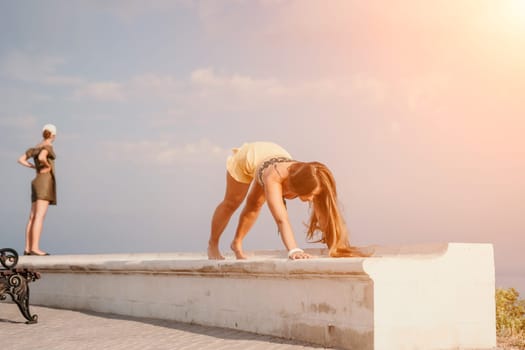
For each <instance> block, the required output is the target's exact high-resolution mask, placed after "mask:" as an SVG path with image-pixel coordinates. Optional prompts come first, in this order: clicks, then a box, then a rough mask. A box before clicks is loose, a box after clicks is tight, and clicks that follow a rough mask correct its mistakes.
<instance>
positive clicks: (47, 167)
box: [38, 148, 51, 173]
mask: <svg viewBox="0 0 525 350" xmlns="http://www.w3.org/2000/svg"><path fill="white" fill-rule="evenodd" d="M48 154H49V151H48V150H47V149H45V148H43V149H42V150H41V151H40V153H39V154H38V161H39V162H40V164H41V165H42V168H41V169H40V172H41V173H47V172H50V171H51V164H49V162H48V161H47V155H48Z"/></svg>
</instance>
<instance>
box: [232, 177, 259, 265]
mask: <svg viewBox="0 0 525 350" xmlns="http://www.w3.org/2000/svg"><path fill="white" fill-rule="evenodd" d="M264 202H265V196H264V189H263V188H262V186H261V185H259V184H258V183H257V182H255V183H254V184H253V187H252V189H251V191H250V194H248V198H247V199H246V205H245V206H244V208H243V209H242V212H241V215H240V216H239V224H238V225H237V231H236V232H235V237H234V239H233V242H232V244H231V246H230V247H231V249H232V250H233V252H234V253H235V256H236V257H237V259H246V255H244V253H243V251H242V241H243V239H244V237H246V235H247V234H248V232H249V231H250V229H251V228H252V226H253V224H254V223H255V221H256V220H257V218H258V217H259V213H260V212H261V208H262V206H263V205H264Z"/></svg>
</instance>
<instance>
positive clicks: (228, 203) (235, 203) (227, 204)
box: [221, 198, 244, 211]
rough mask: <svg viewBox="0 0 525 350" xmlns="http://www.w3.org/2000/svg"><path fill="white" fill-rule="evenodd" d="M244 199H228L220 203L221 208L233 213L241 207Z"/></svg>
mask: <svg viewBox="0 0 525 350" xmlns="http://www.w3.org/2000/svg"><path fill="white" fill-rule="evenodd" d="M243 199H244V198H228V199H225V200H223V201H222V203H221V206H222V207H223V208H225V209H227V210H230V211H235V210H237V208H239V206H240V205H241V203H242V201H243Z"/></svg>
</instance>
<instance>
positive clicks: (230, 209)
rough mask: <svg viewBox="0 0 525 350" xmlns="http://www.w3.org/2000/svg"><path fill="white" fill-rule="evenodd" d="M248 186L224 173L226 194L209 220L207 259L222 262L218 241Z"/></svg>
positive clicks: (244, 195) (222, 257)
mask: <svg viewBox="0 0 525 350" xmlns="http://www.w3.org/2000/svg"><path fill="white" fill-rule="evenodd" d="M249 188H250V184H245V183H241V182H238V181H236V180H235V179H234V178H233V177H232V176H231V175H230V174H229V173H228V172H226V192H225V194H224V199H223V200H222V202H221V203H220V204H219V205H218V206H217V208H216V209H215V212H214V213H213V217H212V220H211V233H210V240H209V241H208V258H209V259H215V260H222V259H224V256H222V255H221V252H220V251H219V239H220V238H221V235H222V233H223V232H224V229H225V228H226V225H228V222H229V221H230V218H231V216H232V215H233V213H234V212H235V210H237V208H239V206H240V205H241V203H242V201H243V200H244V197H246V193H248V189H249Z"/></svg>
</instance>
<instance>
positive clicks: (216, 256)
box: [208, 245, 224, 260]
mask: <svg viewBox="0 0 525 350" xmlns="http://www.w3.org/2000/svg"><path fill="white" fill-rule="evenodd" d="M208 259H210V260H224V256H222V254H221V252H220V251H219V247H218V246H211V245H208Z"/></svg>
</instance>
